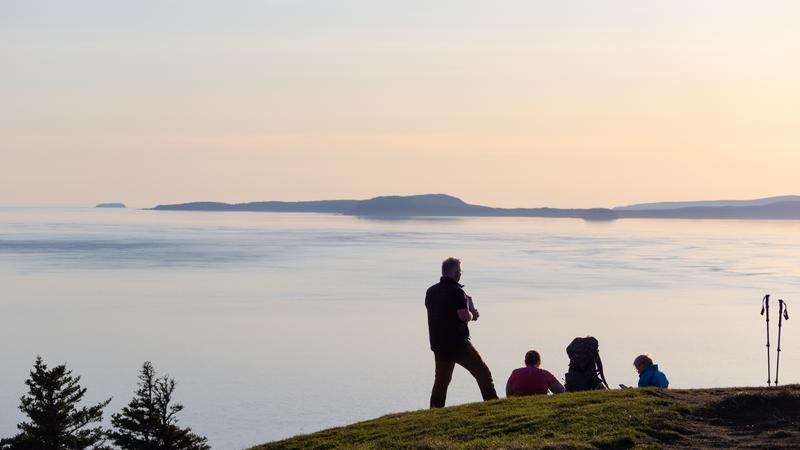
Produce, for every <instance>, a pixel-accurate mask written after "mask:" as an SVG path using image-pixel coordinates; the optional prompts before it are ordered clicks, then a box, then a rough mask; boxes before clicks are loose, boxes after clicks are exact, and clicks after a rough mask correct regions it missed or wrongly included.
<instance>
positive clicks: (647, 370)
mask: <svg viewBox="0 0 800 450" xmlns="http://www.w3.org/2000/svg"><path fill="white" fill-rule="evenodd" d="M633 367H635V368H636V371H637V372H639V387H648V386H654V387H659V388H664V389H666V388H667V387H669V380H667V376H666V375H664V372H661V371H660V370H658V364H653V358H652V357H651V356H650V355H648V354H647V353H645V354H643V355H639V356H637V357H636V359H634V360H633Z"/></svg>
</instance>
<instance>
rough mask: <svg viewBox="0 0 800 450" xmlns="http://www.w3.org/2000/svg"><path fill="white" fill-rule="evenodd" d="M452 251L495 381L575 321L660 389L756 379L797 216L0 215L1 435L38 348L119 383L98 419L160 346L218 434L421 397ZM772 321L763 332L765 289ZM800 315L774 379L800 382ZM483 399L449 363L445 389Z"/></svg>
mask: <svg viewBox="0 0 800 450" xmlns="http://www.w3.org/2000/svg"><path fill="white" fill-rule="evenodd" d="M450 255H456V256H459V257H461V258H462V260H463V261H464V277H463V279H462V282H463V283H465V284H466V290H467V292H468V293H470V294H471V295H472V296H473V298H474V299H475V302H476V305H477V307H478V309H479V310H480V311H481V318H480V320H479V321H478V322H477V323H473V324H472V325H471V330H472V334H473V342H474V343H475V346H476V347H477V348H478V349H479V351H480V352H481V353H482V354H483V356H484V359H485V360H486V361H487V363H488V364H489V366H490V368H491V369H492V372H493V374H494V376H495V381H496V384H497V385H498V391H502V390H503V387H504V386H505V381H506V379H507V377H508V375H509V373H510V372H511V370H512V369H514V368H516V367H519V366H521V365H522V358H523V355H524V353H525V351H527V350H528V349H537V350H539V351H540V352H541V354H542V357H543V364H542V366H543V367H544V368H546V369H549V370H550V371H551V372H553V373H555V374H557V376H559V377H561V376H562V375H563V373H564V372H565V371H566V366H567V357H566V353H565V351H564V348H565V347H566V345H567V344H568V343H569V341H570V340H571V339H572V338H573V337H575V336H583V335H594V336H596V337H597V338H598V339H599V340H600V343H601V354H602V356H603V359H604V362H605V366H606V376H607V378H608V380H609V382H610V383H611V384H612V385H613V386H616V385H617V384H619V383H625V384H635V382H636V379H637V377H636V373H635V372H634V370H633V367H632V365H631V363H632V361H633V358H634V357H635V356H636V355H637V354H639V353H641V352H645V351H647V352H650V353H652V354H653V355H654V357H655V359H656V362H657V363H659V364H660V366H661V368H662V370H664V371H665V372H666V373H667V375H668V377H669V379H670V382H671V387H676V388H688V387H710V386H740V385H761V384H764V383H765V382H766V373H765V372H766V361H765V359H766V355H765V349H764V344H765V331H764V322H763V319H762V318H761V317H760V316H759V314H758V313H759V309H760V299H761V297H762V296H763V295H764V294H765V293H771V294H773V296H774V298H776V299H777V298H778V297H782V298H785V299H786V300H787V301H788V302H789V303H790V305H793V304H794V303H798V302H795V300H796V299H798V298H800V222H767V221H750V222H748V221H681V220H624V221H617V222H611V223H589V222H584V221H581V220H572V219H515V218H479V219H440V220H436V219H426V220H407V221H394V220H393V221H382V220H365V219H358V218H353V217H343V216H333V215H316V214H268V213H184V212H154V211H135V210H96V209H16V208H15V209H10V208H6V209H0V286H2V297H1V299H2V300H0V346H2V358H3V362H2V365H0V436H4V437H5V436H9V435H11V434H13V433H14V432H15V424H16V423H17V422H19V421H20V420H22V417H21V415H20V413H19V412H18V411H17V405H18V399H19V397H20V396H21V395H22V394H23V393H24V392H25V385H24V380H25V379H26V377H27V374H28V370H29V369H30V367H31V366H32V363H33V360H34V358H35V357H36V355H42V356H43V357H44V359H45V360H46V361H47V362H48V363H50V364H51V365H53V364H58V363H64V362H66V363H68V365H69V367H70V368H71V369H72V370H73V371H74V372H75V373H76V374H79V375H81V376H82V383H83V384H84V385H85V386H86V387H88V389H89V392H88V395H87V397H88V399H89V400H93V401H97V400H100V399H103V398H107V397H110V396H113V398H114V399H113V401H112V403H111V404H110V405H109V408H108V409H107V410H106V416H108V415H110V413H111V412H115V411H118V410H119V409H120V408H121V407H122V406H123V405H124V404H126V403H127V402H128V401H129V400H130V398H131V396H132V393H133V390H134V388H135V383H136V376H137V373H138V370H139V368H140V367H141V364H142V362H144V361H145V360H149V361H152V362H153V364H154V365H155V367H156V369H157V370H159V371H160V372H162V373H166V374H169V375H170V376H172V377H174V378H176V379H177V380H178V382H179V384H178V390H177V398H178V401H180V402H181V403H183V404H184V405H185V407H186V409H185V411H184V413H183V414H182V416H181V423H182V424H184V425H188V426H191V427H192V428H193V429H195V430H196V431H197V432H198V433H200V434H203V435H206V436H208V438H209V440H210V442H211V444H212V445H213V446H214V448H219V449H239V448H244V447H247V446H250V445H255V444H258V443H262V442H265V441H269V440H274V439H279V438H283V437H287V436H291V435H295V434H298V433H307V432H312V431H316V430H319V429H322V428H326V427H330V426H335V425H342V424H346V423H350V422H353V421H358V420H363V419H368V418H372V417H375V416H379V415H382V414H385V413H390V412H397V411H404V410H414V409H420V408H425V407H426V406H427V403H428V396H429V393H430V387H431V383H432V381H433V358H432V354H431V353H430V351H429V350H428V343H427V328H426V323H425V308H424V305H423V297H424V292H425V289H426V288H427V287H428V286H429V285H431V284H433V283H434V282H436V281H437V279H438V271H439V264H440V262H441V260H442V259H444V258H445V257H447V256H450ZM797 308H800V303H798V306H797ZM772 319H773V322H772V326H773V338H772V339H773V342H774V340H775V338H776V328H777V327H776V325H777V302H774V304H773V310H772ZM795 320H797V319H795ZM797 327H800V324H798V325H795V324H794V321H789V322H787V323H786V326H785V327H784V333H783V336H782V348H783V352H782V360H781V377H780V380H781V383H782V384H784V383H791V382H794V383H796V382H798V381H800V358H798V355H800V347H798V345H800V341H798V339H797V331H796V330H795V329H796V328H797ZM773 345H774V344H773ZM773 348H774V347H773ZM773 371H774V355H773ZM478 400H480V395H479V392H478V389H477V387H476V386H475V384H474V381H473V380H472V379H471V378H470V376H469V375H468V374H467V373H466V372H465V371H463V369H457V370H456V373H455V375H454V379H453V383H452V385H451V388H450V392H449V396H448V404H457V403H466V402H472V401H478Z"/></svg>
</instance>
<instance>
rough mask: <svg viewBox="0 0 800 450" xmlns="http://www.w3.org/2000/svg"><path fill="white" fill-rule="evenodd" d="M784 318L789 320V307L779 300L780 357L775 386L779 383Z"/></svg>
mask: <svg viewBox="0 0 800 450" xmlns="http://www.w3.org/2000/svg"><path fill="white" fill-rule="evenodd" d="M783 319H786V320H789V307H788V306H786V302H784V301H783V300H780V299H779V300H778V357H777V360H776V361H775V386H777V385H778V371H779V370H780V368H781V326H782V325H783Z"/></svg>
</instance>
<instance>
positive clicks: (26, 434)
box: [0, 356, 111, 450]
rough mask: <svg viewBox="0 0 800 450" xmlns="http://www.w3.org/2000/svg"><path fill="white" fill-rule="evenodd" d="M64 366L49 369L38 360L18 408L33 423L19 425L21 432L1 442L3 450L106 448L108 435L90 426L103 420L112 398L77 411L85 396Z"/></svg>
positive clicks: (76, 378)
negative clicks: (106, 436) (104, 409)
mask: <svg viewBox="0 0 800 450" xmlns="http://www.w3.org/2000/svg"><path fill="white" fill-rule="evenodd" d="M80 380H81V377H79V376H77V377H73V376H72V371H70V370H67V367H66V366H65V365H60V366H56V367H53V368H52V369H50V370H48V369H47V365H46V364H45V363H44V362H43V361H42V358H41V357H40V356H37V357H36V362H35V363H34V364H33V370H31V372H30V378H28V379H27V380H26V381H25V384H27V385H28V393H27V394H26V395H24V396H22V398H21V399H20V406H19V409H20V410H21V411H22V412H23V413H24V414H25V415H26V416H28V417H29V418H30V422H22V423H20V424H18V425H17V428H19V430H20V433H19V434H18V435H16V436H14V437H12V438H9V439H3V440H2V441H0V449H3V450H84V449H105V448H107V447H103V442H104V441H105V433H104V432H103V430H102V429H101V428H100V427H91V426H89V425H90V424H92V423H95V422H100V421H101V420H102V419H103V408H105V407H106V405H108V403H109V402H110V401H111V399H108V400H106V401H104V402H100V403H98V404H97V405H95V406H90V407H82V408H78V403H80V401H81V400H82V399H83V396H84V395H85V394H86V388H82V387H81V386H80V384H79V382H80Z"/></svg>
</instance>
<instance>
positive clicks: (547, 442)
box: [254, 389, 685, 450]
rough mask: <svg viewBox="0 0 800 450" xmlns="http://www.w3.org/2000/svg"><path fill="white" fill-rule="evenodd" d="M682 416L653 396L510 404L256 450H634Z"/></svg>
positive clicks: (387, 419)
mask: <svg viewBox="0 0 800 450" xmlns="http://www.w3.org/2000/svg"><path fill="white" fill-rule="evenodd" d="M682 410H683V411H685V406H683V405H682V404H681V403H679V402H677V401H675V400H670V399H665V398H662V397H661V396H658V395H654V392H653V391H650V390H634V389H631V390H625V391H621V390H617V391H595V392H584V393H575V394H565V395H560V396H537V397H523V398H511V399H505V400H496V401H491V402H484V403H475V404H469V405H462V406H455V407H451V408H444V409H438V410H425V411H416V412H409V413H402V414H392V415H389V416H384V417H381V418H379V419H375V420H370V421H367V422H361V423H358V424H355V425H351V426H347V427H341V428H333V429H330V430H325V431H321V432H319V433H314V434H310V435H305V436H298V437H295V438H292V439H288V440H284V441H280V442H275V443H270V444H266V445H263V446H260V447H254V450H255V449H333V448H337V449H338V448H346V449H399V448H420V449H452V448H459V449H485V448H504V449H522V448H526V449H527V448H576V449H580V448H601V449H602V448H630V447H632V446H634V445H636V444H637V443H647V442H657V441H663V440H669V439H670V436H672V435H677V433H676V432H675V429H676V428H677V427H676V422H677V420H678V419H679V418H680V416H681V411H682Z"/></svg>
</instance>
